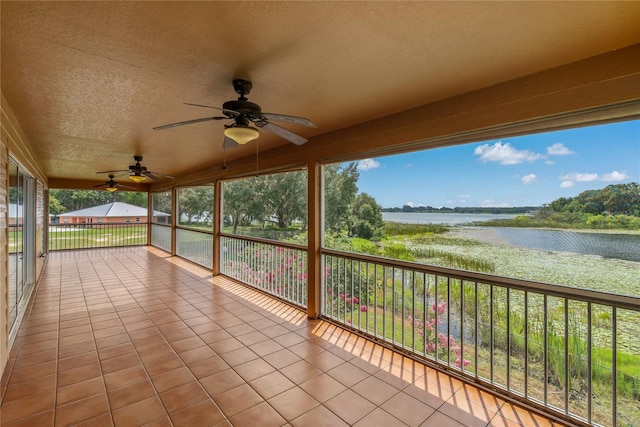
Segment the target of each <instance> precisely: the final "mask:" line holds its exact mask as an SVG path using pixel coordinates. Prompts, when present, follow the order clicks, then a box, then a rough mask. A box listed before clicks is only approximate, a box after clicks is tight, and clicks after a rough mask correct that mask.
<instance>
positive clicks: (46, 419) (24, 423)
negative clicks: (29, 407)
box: [2, 410, 54, 427]
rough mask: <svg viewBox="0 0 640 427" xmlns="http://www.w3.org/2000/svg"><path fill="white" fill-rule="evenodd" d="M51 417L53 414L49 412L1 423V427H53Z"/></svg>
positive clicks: (51, 411)
mask: <svg viewBox="0 0 640 427" xmlns="http://www.w3.org/2000/svg"><path fill="white" fill-rule="evenodd" d="M53 417H54V412H53V410H50V411H46V412H41V413H39V414H36V415H32V416H30V417H26V418H21V419H19V420H17V421H14V422H7V423H5V422H3V423H2V427H35V426H38V427H48V426H53ZM3 421H4V420H3Z"/></svg>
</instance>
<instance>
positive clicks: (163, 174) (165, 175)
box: [143, 171, 176, 179]
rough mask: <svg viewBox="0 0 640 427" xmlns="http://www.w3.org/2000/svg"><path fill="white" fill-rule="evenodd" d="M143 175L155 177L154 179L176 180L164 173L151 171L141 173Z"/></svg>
mask: <svg viewBox="0 0 640 427" xmlns="http://www.w3.org/2000/svg"><path fill="white" fill-rule="evenodd" d="M143 175H154V176H156V178H157V177H162V178H169V179H176V177H175V176H171V175H167V174H166V173H160V172H152V171H146V172H143Z"/></svg>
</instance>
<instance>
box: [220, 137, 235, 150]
mask: <svg viewBox="0 0 640 427" xmlns="http://www.w3.org/2000/svg"><path fill="white" fill-rule="evenodd" d="M237 146H238V143H237V142H235V141H234V140H233V139H231V138H229V137H228V136H225V137H224V141H223V142H222V148H236V147H237Z"/></svg>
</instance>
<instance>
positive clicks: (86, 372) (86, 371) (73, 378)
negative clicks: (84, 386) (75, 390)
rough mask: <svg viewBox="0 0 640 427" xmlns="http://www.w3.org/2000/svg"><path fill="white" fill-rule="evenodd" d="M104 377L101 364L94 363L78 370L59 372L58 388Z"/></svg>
mask: <svg viewBox="0 0 640 427" xmlns="http://www.w3.org/2000/svg"><path fill="white" fill-rule="evenodd" d="M101 375H102V372H101V370H100V363H98V362H97V361H96V362H93V363H89V364H87V365H82V366H79V367H77V368H72V369H68V370H66V371H59V372H58V387H64V386H66V385H70V384H75V383H79V382H82V381H85V380H88V379H91V378H95V377H99V376H101Z"/></svg>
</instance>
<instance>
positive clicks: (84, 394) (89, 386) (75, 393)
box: [56, 377, 105, 406]
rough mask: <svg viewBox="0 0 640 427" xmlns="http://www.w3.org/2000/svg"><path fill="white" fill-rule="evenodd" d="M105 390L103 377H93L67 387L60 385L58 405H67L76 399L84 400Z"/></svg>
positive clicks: (57, 398)
mask: <svg viewBox="0 0 640 427" xmlns="http://www.w3.org/2000/svg"><path fill="white" fill-rule="evenodd" d="M104 392H105V388H104V381H103V380H102V378H101V377H96V378H92V379H90V380H86V381H82V382H79V383H75V384H72V385H68V386H66V387H58V390H57V397H56V405H58V406H62V405H66V404H68V403H71V402H75V401H76V400H83V399H86V398H88V397H91V396H95V395H98V394H102V393H104Z"/></svg>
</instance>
